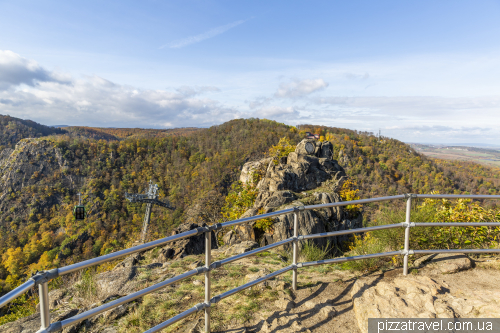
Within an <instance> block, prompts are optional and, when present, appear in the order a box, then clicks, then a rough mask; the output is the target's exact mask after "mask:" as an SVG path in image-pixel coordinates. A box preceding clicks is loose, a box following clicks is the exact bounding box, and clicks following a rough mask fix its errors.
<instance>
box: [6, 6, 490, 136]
mask: <svg viewBox="0 0 500 333" xmlns="http://www.w3.org/2000/svg"><path fill="white" fill-rule="evenodd" d="M499 18H500V1H480V0H479V1H314V0H311V1H290V0H289V1H246V2H244V1H189V0H184V1H106V2H104V1H85V2H83V1H82V2H76V1H23V0H17V1H2V2H0V31H2V33H1V34H0V113H1V114H9V115H11V116H15V117H20V118H28V119H32V120H35V121H38V122H41V123H44V124H68V125H87V126H104V127H107V126H109V127H148V128H164V127H185V126H197V127H207V126H211V125H213V124H218V123H221V122H224V121H227V120H230V119H233V118H241V117H244V118H248V117H259V118H269V119H274V120H277V121H280V122H285V123H288V124H291V125H296V124H304V123H312V124H323V125H328V126H336V127H346V128H351V129H357V130H362V131H366V130H367V131H374V132H375V131H378V129H379V128H380V129H381V130H382V133H383V134H385V135H387V136H392V137H395V138H398V139H400V140H403V141H407V142H448V143H454V142H478V143H479V142H482V143H491V144H499V142H498V138H499V137H500V129H499V128H500V126H499V125H500V45H499V42H498V41H500V24H499V23H498V22H499V21H500V20H499Z"/></svg>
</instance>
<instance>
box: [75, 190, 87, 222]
mask: <svg viewBox="0 0 500 333" xmlns="http://www.w3.org/2000/svg"><path fill="white" fill-rule="evenodd" d="M78 197H79V200H78V205H77V206H75V208H73V216H74V217H75V219H76V220H85V215H86V213H85V206H84V205H82V200H81V194H80V193H78Z"/></svg>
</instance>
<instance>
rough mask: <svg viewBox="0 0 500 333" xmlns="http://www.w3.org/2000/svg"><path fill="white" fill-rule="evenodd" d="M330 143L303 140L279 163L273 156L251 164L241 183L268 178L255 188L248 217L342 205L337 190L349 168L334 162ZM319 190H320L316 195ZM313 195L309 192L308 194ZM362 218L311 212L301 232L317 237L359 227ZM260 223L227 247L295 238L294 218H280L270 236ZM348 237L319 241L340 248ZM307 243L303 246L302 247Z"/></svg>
mask: <svg viewBox="0 0 500 333" xmlns="http://www.w3.org/2000/svg"><path fill="white" fill-rule="evenodd" d="M332 155H333V149H332V144H331V143H330V142H317V141H316V140H311V139H305V140H302V141H301V142H300V143H299V144H298V145H297V147H296V149H295V151H294V152H292V153H290V154H289V155H288V156H287V157H285V158H281V159H280V160H279V161H278V163H277V164H275V163H274V160H273V159H272V158H266V159H262V160H259V161H253V162H248V163H246V164H245V165H244V166H243V168H242V172H241V176H240V181H242V182H243V183H252V182H253V181H254V176H253V175H254V174H263V175H264V176H263V177H262V179H261V180H260V181H259V183H258V184H257V185H256V186H257V189H258V190H259V194H258V195H257V198H256V200H255V204H254V207H253V208H251V209H249V210H248V211H247V212H246V213H245V214H244V215H243V216H242V218H243V217H249V216H254V215H257V214H258V212H259V211H263V212H264V213H268V212H271V211H276V210H281V209H285V208H289V207H292V206H303V205H306V204H307V205H313V204H320V203H323V204H324V203H332V202H339V201H341V198H340V195H339V194H338V192H339V191H340V189H341V188H342V184H343V183H344V182H345V181H346V180H347V175H346V174H345V172H344V169H343V168H342V167H341V166H340V165H339V164H338V163H337V161H335V160H333V159H332ZM311 190H317V192H311ZM308 191H309V192H308ZM361 223H362V217H361V215H358V216H349V215H348V214H347V213H346V212H345V211H344V210H343V209H342V208H340V207H338V208H327V209H321V210H310V211H305V212H302V213H300V214H299V234H302V235H306V234H315V233H322V232H328V231H336V230H344V229H350V228H356V227H360V226H361ZM254 225H255V223H250V224H248V225H240V226H238V227H237V228H236V229H235V231H233V232H230V234H227V235H226V236H225V241H227V242H226V243H227V244H234V243H236V242H238V241H245V240H257V241H260V243H261V245H266V244H270V243H273V242H276V241H279V240H282V239H286V238H288V237H291V236H292V235H293V214H289V215H284V216H280V217H277V218H276V219H275V220H274V225H273V228H272V229H273V230H272V232H270V233H266V234H263V235H262V234H260V235H256V234H255V231H254V230H253V228H252V227H253V226H254ZM345 239H346V238H345V237H344V238H339V237H336V238H331V239H327V238H321V239H317V240H315V243H316V244H318V245H320V246H325V245H326V244H327V242H330V244H331V245H334V244H337V243H338V242H339V241H343V240H345ZM301 245H303V244H301Z"/></svg>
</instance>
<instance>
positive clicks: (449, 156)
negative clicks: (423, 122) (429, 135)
mask: <svg viewBox="0 0 500 333" xmlns="http://www.w3.org/2000/svg"><path fill="white" fill-rule="evenodd" d="M410 145H411V147H412V148H414V149H415V150H416V151H418V152H419V153H422V154H424V155H427V156H429V157H434V158H439V159H444V160H459V161H471V162H476V163H480V164H484V165H487V166H493V167H500V150H497V149H485V148H476V147H463V146H460V147H457V146H438V145H424V144H415V143H412V144H410Z"/></svg>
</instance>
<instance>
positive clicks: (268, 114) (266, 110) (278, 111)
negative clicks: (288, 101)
mask: <svg viewBox="0 0 500 333" xmlns="http://www.w3.org/2000/svg"><path fill="white" fill-rule="evenodd" d="M255 116H256V117H259V118H268V119H287V120H290V119H297V118H300V113H299V111H297V110H296V109H295V108H293V107H279V106H267V107H263V108H261V109H260V110H258V111H257V112H256V113H255Z"/></svg>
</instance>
